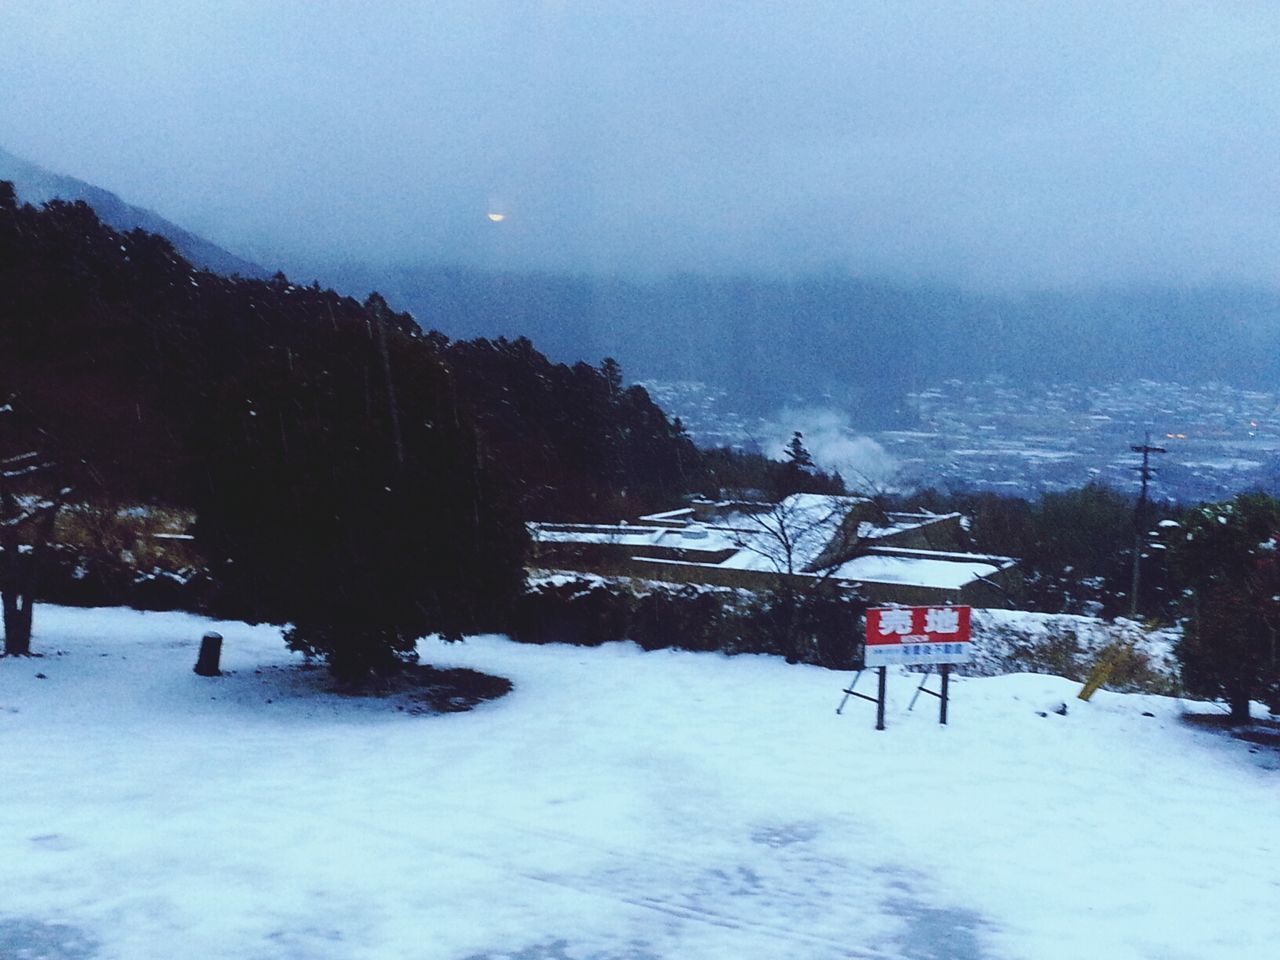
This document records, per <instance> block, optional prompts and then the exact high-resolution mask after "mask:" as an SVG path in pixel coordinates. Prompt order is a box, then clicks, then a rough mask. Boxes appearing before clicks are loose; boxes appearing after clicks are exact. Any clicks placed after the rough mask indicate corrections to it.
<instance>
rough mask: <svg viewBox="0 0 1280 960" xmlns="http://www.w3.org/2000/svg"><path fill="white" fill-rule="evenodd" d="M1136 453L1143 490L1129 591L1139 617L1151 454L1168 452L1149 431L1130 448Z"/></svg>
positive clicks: (1133, 611)
mask: <svg viewBox="0 0 1280 960" xmlns="http://www.w3.org/2000/svg"><path fill="white" fill-rule="evenodd" d="M1129 449H1130V450H1132V451H1133V452H1134V453H1140V454H1142V466H1140V467H1134V468H1133V469H1135V470H1137V471H1138V476H1139V477H1141V478H1142V491H1141V493H1139V494H1138V505H1137V507H1135V508H1134V511H1133V585H1132V587H1131V588H1130V591H1129V616H1130V617H1131V618H1133V619H1137V616H1138V569H1139V567H1140V565H1141V563H1142V539H1143V537H1144V536H1145V535H1146V529H1147V484H1148V483H1150V482H1151V478H1152V477H1153V476H1154V475H1155V474H1154V471H1153V470H1152V469H1151V454H1153V453H1168V452H1169V451H1168V450H1166V449H1165V448H1164V447H1153V446H1152V445H1151V434H1150V433H1148V434H1147V435H1146V438H1145V439H1144V440H1143V442H1142V443H1141V444H1134V445H1133V446H1131V447H1130V448H1129Z"/></svg>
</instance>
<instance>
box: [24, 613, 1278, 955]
mask: <svg viewBox="0 0 1280 960" xmlns="http://www.w3.org/2000/svg"><path fill="white" fill-rule="evenodd" d="M36 616H37V625H36V643H35V646H36V649H37V650H39V651H41V652H42V653H43V654H44V655H43V656H42V657H39V658H33V659H26V658H6V659H3V660H0V744H2V749H0V957H4V958H5V960H19V958H47V960H80V958H119V960H147V958H165V960H171V958H174V957H187V958H193V960H212V958H236V960H277V958H278V960H284V958H307V960H310V958H317V960H326V958H344V960H347V958H380V960H393V958H440V960H517V958H518V960H658V958H681V960H701V958H732V960H743V958H775V957H776V958H789V960H794V958H829V957H830V958H834V957H857V958H948V960H951V958H954V960H986V958H993V960H994V958H1028V960H1053V958H1070V960H1080V958H1088V957H1106V958H1108V960H1125V958H1138V957H1143V958H1160V960H1178V958H1187V960H1190V958H1196V960H1204V958H1216V957H1222V958H1228V957H1229V958H1242V957H1245V958H1251V960H1260V958H1265V957H1274V956H1277V951H1278V950H1280V753H1278V752H1277V750H1276V748H1274V747H1270V746H1265V745H1259V744H1253V743H1249V742H1246V741H1244V740H1239V739H1234V738H1232V737H1230V736H1229V735H1228V734H1227V733H1226V732H1225V731H1223V730H1222V729H1219V728H1215V727H1211V726H1206V725H1203V724H1196V723H1190V722H1187V720H1186V719H1185V716H1184V715H1185V714H1186V713H1188V712H1192V713H1206V712H1207V713H1213V712H1215V711H1219V708H1218V707H1217V706H1215V705H1210V704H1192V703H1188V702H1186V701H1181V700H1176V699H1168V698H1160V697H1155V696H1146V695H1133V694H1131V695H1121V694H1115V693H1109V692H1106V691H1103V692H1101V693H1099V694H1097V696H1095V697H1094V699H1093V700H1092V701H1091V702H1088V703H1085V702H1082V701H1080V700H1078V699H1076V696H1075V695H1076V693H1077V691H1078V689H1079V685H1078V684H1077V683H1072V682H1069V681H1066V680H1063V679H1060V678H1056V677H1050V676H1036V675H1029V674H1019V675H1012V676H1001V677H989V678H982V679H977V678H971V679H958V680H956V681H954V683H953V686H952V694H953V698H952V702H951V709H950V722H949V724H948V725H947V726H941V725H939V723H938V711H937V706H938V705H937V701H936V700H934V699H932V698H929V697H921V698H920V701H919V702H918V703H917V705H916V707H915V709H914V710H913V711H908V709H907V706H908V703H909V700H910V698H911V695H912V694H913V692H914V688H915V686H916V682H917V678H916V677H915V676H912V675H908V674H906V673H901V672H895V673H891V674H890V676H889V707H888V712H887V729H886V730H884V731H876V730H875V729H874V725H875V724H874V713H875V708H874V706H873V705H872V704H870V703H867V702H865V701H862V700H858V699H856V698H855V699H851V700H850V701H849V704H848V705H847V706H846V707H845V710H844V712H843V714H842V715H837V714H836V709H835V708H836V706H837V705H838V704H839V702H840V700H841V698H842V696H843V694H842V693H841V690H842V688H843V687H844V686H846V685H847V683H848V680H849V677H848V675H845V674H837V673H832V672H829V671H826V670H822V669H819V668H816V667H804V666H787V665H785V664H784V663H782V661H781V660H778V659H776V658H772V657H763V656H742V657H735V658H727V657H724V656H720V655H711V654H695V653H686V652H674V651H660V652H651V653H646V652H643V651H641V650H640V649H639V648H637V647H635V646H633V645H630V644H622V643H619V644H610V645H605V646H603V647H597V648H590V649H587V648H578V647H567V646H556V645H549V646H525V645H519V644H515V643H512V642H510V641H508V640H506V639H504V638H501V637H479V638H472V639H469V640H467V641H466V642H464V643H461V644H452V645H449V644H444V643H440V642H437V641H424V642H423V643H422V644H421V646H420V651H421V653H422V656H423V659H424V661H426V662H430V663H433V664H435V665H438V666H462V667H469V668H472V669H475V670H480V671H484V672H486V673H491V674H495V675H500V676H503V677H507V678H509V679H510V680H511V681H512V682H513V683H514V689H513V691H512V692H511V693H510V694H508V695H507V696H504V697H502V698H500V699H497V700H493V701H490V702H487V703H483V704H481V705H479V706H477V707H476V708H475V709H472V710H470V711H467V712H460V713H443V714H436V713H429V712H423V711H421V710H415V709H412V708H411V703H412V701H407V700H405V699H403V698H402V697H401V698H398V697H396V696H390V697H383V698H379V697H360V698H357V697H348V696H343V695H341V694H338V693H335V692H332V691H330V690H329V689H328V686H327V680H326V679H325V676H324V673H323V671H321V670H305V669H301V667H300V664H301V660H300V659H299V658H298V657H296V656H295V655H293V654H290V653H289V652H288V651H287V650H286V649H285V647H284V645H283V643H282V642H281V639H280V635H279V631H278V630H276V629H274V628H268V627H250V626H246V625H244V624H236V623H217V624H214V623H211V622H210V621H207V620H203V619H201V618H198V617H194V616H190V615H185V614H156V613H148V614H143V613H137V612H133V611H128V610H114V609H113V610H83V609H80V610H77V609H66V608H57V607H49V606H44V607H40V608H39V609H37V611H36ZM209 629H217V630H218V631H219V632H221V633H222V634H223V636H224V637H225V641H224V650H223V658H222V666H223V669H224V670H226V671H228V672H227V674H226V675H225V676H222V677H212V678H205V677H199V676H196V675H195V674H194V673H193V672H192V666H193V665H194V662H195V654H196V647H197V645H198V643H199V638H200V636H201V634H202V633H204V632H205V631H206V630H209ZM870 680H871V677H870V675H868V676H864V677H863V678H862V680H861V681H860V683H859V689H866V690H868V691H870V690H872V689H873V684H872V683H870V682H869V681H870ZM1063 704H1065V705H1066V712H1065V714H1063V713H1059V712H1055V708H1058V707H1059V706H1060V705H1063Z"/></svg>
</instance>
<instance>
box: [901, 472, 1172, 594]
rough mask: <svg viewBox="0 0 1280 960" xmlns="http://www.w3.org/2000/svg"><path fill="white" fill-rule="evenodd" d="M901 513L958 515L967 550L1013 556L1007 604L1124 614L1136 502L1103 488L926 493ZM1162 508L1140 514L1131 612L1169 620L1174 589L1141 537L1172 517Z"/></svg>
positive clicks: (1150, 541)
mask: <svg viewBox="0 0 1280 960" xmlns="http://www.w3.org/2000/svg"><path fill="white" fill-rule="evenodd" d="M898 506H899V508H902V509H915V508H917V507H918V508H922V509H927V510H932V511H935V512H938V513H945V512H951V511H958V512H960V513H962V514H964V515H965V516H966V517H967V518H969V540H970V543H969V546H970V547H971V548H972V549H974V550H976V551H978V552H981V553H991V554H998V555H1001V556H1009V557H1017V558H1018V559H1019V560H1020V561H1021V563H1020V564H1019V567H1020V569H1021V570H1022V572H1023V578H1024V583H1023V588H1022V593H1021V594H1020V595H1019V596H1018V597H1016V598H1011V600H1013V601H1015V602H1017V603H1018V604H1019V605H1024V606H1025V607H1026V608H1028V609H1032V610H1042V611H1045V612H1048V613H1085V612H1089V613H1099V614H1102V615H1104V616H1118V615H1121V614H1127V612H1128V610H1129V606H1130V604H1129V592H1130V589H1131V586H1132V583H1131V581H1132V572H1133V548H1134V533H1135V526H1134V523H1135V510H1136V507H1137V502H1136V498H1134V497H1131V496H1126V495H1125V494H1122V493H1120V492H1118V491H1116V490H1113V489H1111V488H1110V487H1107V486H1105V485H1103V484H1096V483H1090V484H1086V485H1085V486H1083V487H1078V488H1076V489H1074V490H1064V491H1057V492H1051V493H1045V494H1043V495H1041V496H1040V497H1039V499H1036V500H1028V499H1024V498H1022V497H1012V496H1006V495H1003V494H996V493H988V492H969V493H945V494H944V493H939V492H937V491H934V490H926V491H923V492H922V493H918V494H913V495H911V496H910V497H907V498H904V499H902V500H901V502H900V503H899V504H898ZM1176 513H1177V511H1176V509H1175V508H1173V507H1170V506H1168V505H1152V506H1149V507H1148V510H1147V513H1146V515H1145V516H1144V518H1143V524H1142V527H1143V531H1142V533H1143V537H1142V541H1143V544H1144V548H1143V549H1144V559H1143V567H1142V579H1141V582H1140V589H1139V594H1140V595H1139V598H1138V599H1139V603H1138V608H1139V610H1140V611H1141V612H1142V613H1144V614H1145V615H1147V616H1154V617H1163V618H1166V619H1171V618H1172V617H1173V616H1174V615H1175V608H1176V602H1177V589H1176V587H1175V586H1174V585H1173V583H1172V581H1171V579H1170V577H1169V573H1168V570H1167V564H1165V562H1164V558H1163V556H1162V550H1163V546H1162V545H1161V544H1159V543H1158V540H1157V539H1156V538H1152V537H1149V536H1148V534H1149V533H1150V532H1151V531H1153V530H1155V529H1156V527H1157V524H1158V523H1159V522H1160V521H1161V520H1164V519H1168V518H1169V517H1172V516H1175V515H1176Z"/></svg>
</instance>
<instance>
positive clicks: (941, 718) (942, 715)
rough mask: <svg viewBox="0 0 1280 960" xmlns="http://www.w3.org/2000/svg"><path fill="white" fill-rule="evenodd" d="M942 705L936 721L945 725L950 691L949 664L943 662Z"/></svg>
mask: <svg viewBox="0 0 1280 960" xmlns="http://www.w3.org/2000/svg"><path fill="white" fill-rule="evenodd" d="M941 672H942V705H941V706H940V707H939V709H938V722H939V723H941V724H943V725H944V726H945V725H946V722H947V699H948V696H949V694H950V692H951V664H949V663H944V664H943V665H942V671H941Z"/></svg>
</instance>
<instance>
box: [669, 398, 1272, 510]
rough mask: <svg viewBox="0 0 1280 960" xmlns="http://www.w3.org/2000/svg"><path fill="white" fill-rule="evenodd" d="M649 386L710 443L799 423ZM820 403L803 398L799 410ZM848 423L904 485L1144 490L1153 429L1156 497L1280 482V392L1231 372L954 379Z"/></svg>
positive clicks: (758, 442)
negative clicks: (1236, 381) (1195, 380)
mask: <svg viewBox="0 0 1280 960" xmlns="http://www.w3.org/2000/svg"><path fill="white" fill-rule="evenodd" d="M644 386H645V387H646V388H647V389H649V391H650V393H651V394H653V396H654V399H656V400H657V401H658V402H659V403H661V404H662V405H663V406H664V407H665V408H666V409H667V410H668V411H669V412H670V413H671V414H672V415H673V416H678V417H680V418H681V419H682V421H683V422H684V424H685V426H686V428H687V429H688V430H689V433H690V434H691V435H692V437H693V439H694V440H695V441H696V442H698V443H699V444H700V445H703V446H725V445H727V446H733V447H740V448H745V449H761V450H767V449H768V445H769V443H770V442H771V441H772V439H773V438H774V437H775V436H777V435H778V434H779V431H780V430H789V429H792V428H793V425H792V424H789V423H780V422H775V421H774V420H770V419H769V418H765V417H752V416H749V415H746V414H743V413H741V412H740V411H737V410H735V409H734V406H733V402H732V396H731V395H730V393H729V392H728V391H726V390H721V389H716V388H713V387H709V386H707V385H706V384H701V383H696V382H688V381H682V382H658V381H648V382H645V384H644ZM813 406H814V404H812V403H808V404H806V403H805V402H804V401H802V400H799V399H798V400H797V401H796V408H797V409H798V410H804V409H807V408H812V407H813ZM794 428H795V429H803V428H804V427H803V424H799V423H797V424H795V425H794ZM842 429H844V430H846V431H847V432H848V433H849V435H850V436H851V437H852V436H855V435H857V436H866V437H870V438H871V439H873V440H875V441H876V442H877V443H878V444H879V445H880V446H881V447H883V449H884V451H885V452H886V453H887V454H888V456H889V457H890V458H892V462H893V464H894V467H895V472H894V476H893V483H892V485H893V486H894V487H895V488H899V489H911V488H918V487H930V486H932V487H937V488H940V489H948V490H992V491H997V492H1006V493H1009V494H1016V495H1021V496H1033V495H1035V494H1038V493H1042V492H1046V491H1052V490H1062V489H1068V488H1072V487H1078V486H1081V485H1083V484H1085V483H1088V482H1090V481H1098V482H1102V483H1105V484H1107V485H1108V486H1111V487H1113V488H1115V489H1117V490H1123V491H1134V492H1136V491H1137V486H1138V475H1137V471H1136V470H1135V468H1136V467H1137V466H1138V465H1139V463H1140V455H1139V454H1137V453H1135V452H1134V451H1133V449H1132V448H1133V446H1135V445H1141V444H1143V443H1144V442H1145V441H1146V439H1147V438H1148V437H1149V438H1150V444H1151V445H1152V446H1155V447H1161V448H1163V449H1164V450H1165V451H1167V452H1165V453H1155V454H1152V466H1153V468H1154V470H1155V482H1154V484H1153V486H1152V491H1151V492H1152V495H1153V497H1155V498H1157V499H1161V500H1173V501H1178V502H1181V503H1193V502H1197V501H1201V500H1218V499H1222V498H1224V497H1228V496H1231V495H1233V494H1235V493H1239V492H1241V491H1244V490H1254V489H1262V490H1267V491H1269V492H1276V491H1277V489H1280V395H1277V394H1273V393H1269V392H1263V391H1254V390H1241V389H1238V388H1234V387H1229V386H1225V385H1223V384H1213V383H1210V384H1201V385H1187V384H1174V383H1157V382H1153V381H1146V380H1139V381H1134V382H1127V383H1111V384H1106V385H1101V386H1091V385H1082V384H1047V385H1046V384H1030V383H1018V382H1016V381H1014V380H1011V379H1006V378H989V379H986V380H982V381H977V382H966V381H961V380H947V381H945V382H942V383H940V384H937V385H936V386H933V387H930V388H929V389H926V390H921V391H918V392H914V393H910V394H907V396H906V400H905V404H904V411H903V417H902V423H901V425H900V426H899V427H898V428H897V429H892V430H874V431H857V430H856V429H855V428H852V427H844V428H842ZM832 466H835V467H836V468H839V467H840V464H833V465H832Z"/></svg>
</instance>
